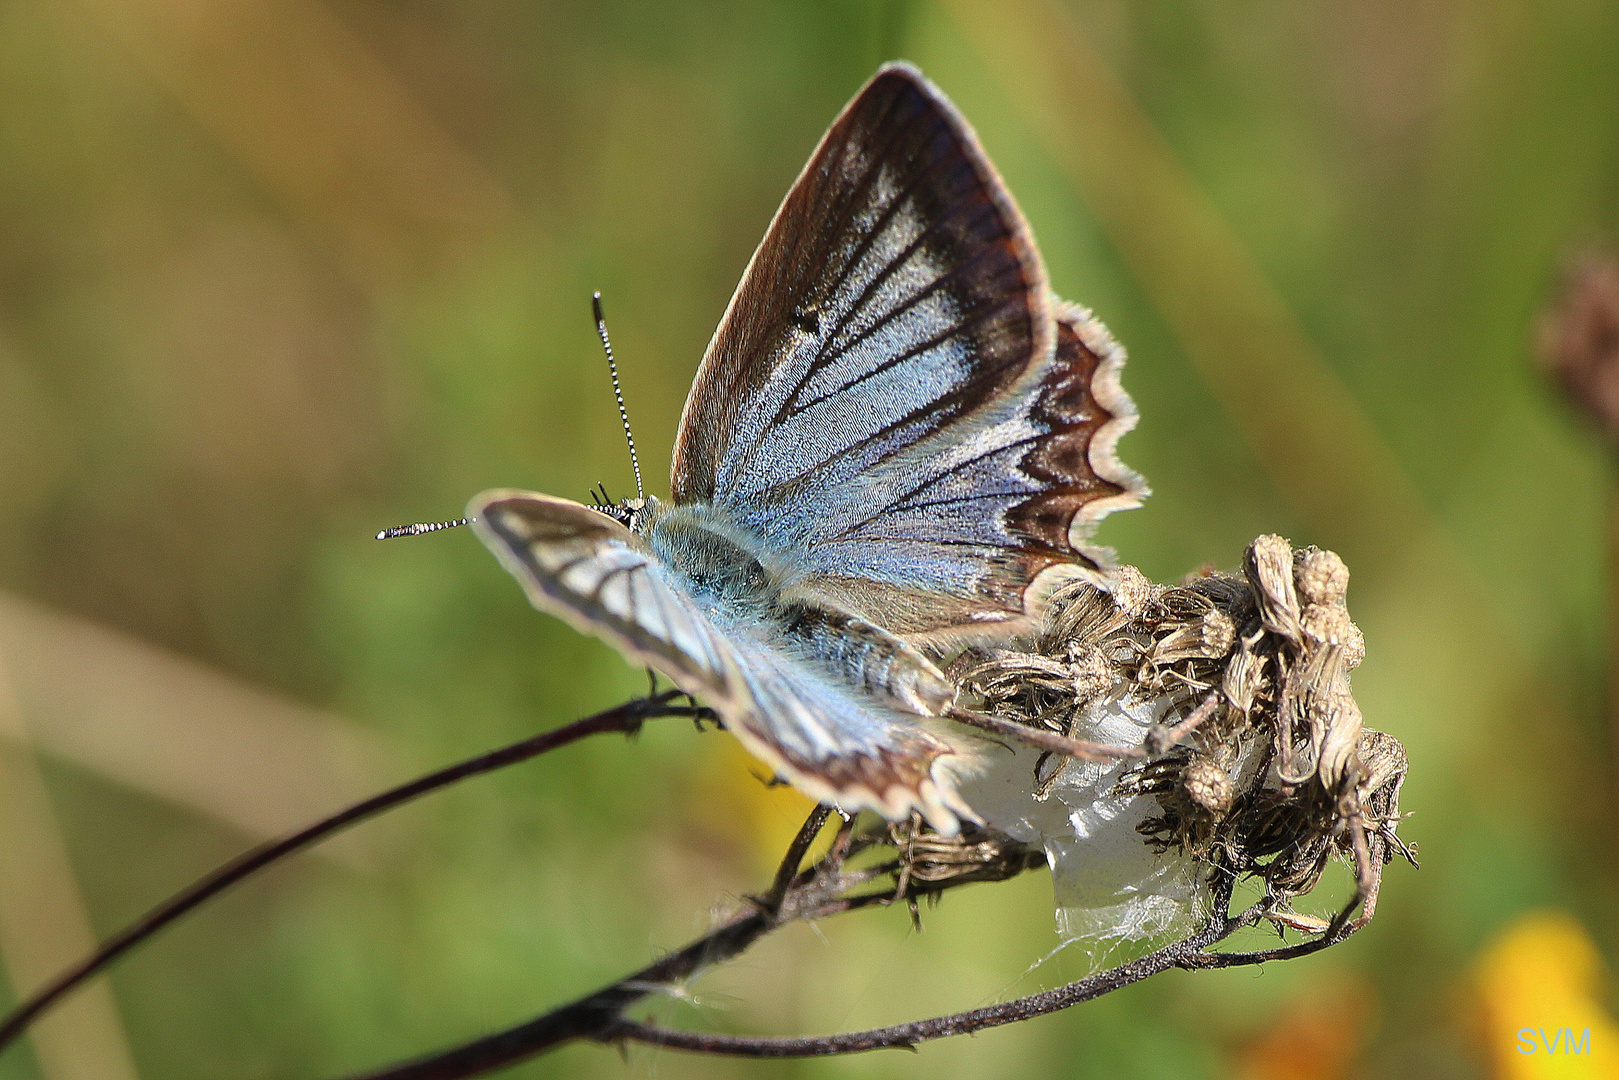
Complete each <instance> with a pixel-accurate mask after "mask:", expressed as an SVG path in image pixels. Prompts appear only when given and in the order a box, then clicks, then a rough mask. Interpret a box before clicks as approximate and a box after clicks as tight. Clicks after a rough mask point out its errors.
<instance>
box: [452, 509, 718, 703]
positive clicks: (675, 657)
mask: <svg viewBox="0 0 1619 1080" xmlns="http://www.w3.org/2000/svg"><path fill="white" fill-rule="evenodd" d="M467 516H468V517H469V518H472V519H473V528H474V529H476V530H477V532H478V535H479V536H480V537H481V538H482V539H483V541H484V543H485V544H487V545H488V546H489V548H490V550H491V551H493V552H494V553H495V555H496V556H497V557H499V559H500V561H501V562H502V563H503V564H504V565H505V567H506V569H507V570H509V571H511V573H512V575H513V576H514V577H516V578H517V580H518V581H519V582H521V583H522V585H523V589H524V591H525V592H527V593H528V596H529V599H530V600H531V601H532V602H533V603H534V606H535V607H538V608H540V609H542V610H544V611H549V612H551V613H552V614H553V615H556V616H558V617H560V618H562V619H563V620H565V621H566V622H568V623H569V624H570V625H572V626H573V627H574V629H576V630H579V631H580V632H582V633H586V634H590V635H592V636H593V637H598V638H601V639H602V640H603V641H605V642H607V643H608V644H609V645H611V646H613V648H615V649H617V650H618V651H619V652H621V653H623V654H624V655H625V656H626V657H627V658H629V659H631V660H633V661H635V662H638V663H641V664H645V665H647V666H649V667H652V668H655V669H657V670H658V671H661V672H663V673H664V674H665V675H668V676H669V677H670V678H671V679H673V680H674V681H675V683H676V685H678V686H679V687H680V688H681V689H683V690H688V691H691V692H693V693H699V692H700V693H701V694H702V695H703V696H704V698H705V699H707V700H708V701H709V703H710V704H712V705H714V706H715V707H716V708H720V707H722V706H726V707H729V705H730V704H731V703H732V702H735V701H738V700H745V698H746V690H745V687H744V685H743V683H742V681H741V680H740V679H739V678H738V676H737V672H736V670H735V666H734V664H732V663H731V662H730V649H729V647H728V646H727V645H726V643H725V641H724V639H723V638H722V637H721V636H720V635H719V634H718V633H717V632H716V631H715V629H714V627H713V626H712V625H710V623H709V621H708V620H707V619H706V618H704V616H703V613H702V612H701V610H699V609H698V608H697V607H696V606H695V605H694V604H692V603H691V601H690V600H689V599H688V598H686V597H684V596H682V595H680V593H679V592H677V591H675V590H673V589H671V588H670V587H669V586H668V585H667V584H666V583H665V581H664V580H663V577H664V574H663V571H662V570H661V568H660V567H659V566H658V565H657V564H656V562H654V561H653V560H652V559H651V558H650V557H649V556H648V554H647V552H646V549H645V547H644V546H643V545H642V544H641V543H640V541H639V540H637V539H636V538H635V536H634V534H632V533H631V532H630V531H629V530H628V529H626V528H624V527H623V526H622V525H620V524H619V523H618V522H616V521H614V520H613V519H612V518H609V517H607V516H606V515H605V514H599V513H597V512H596V511H594V510H592V509H590V508H589V507H587V506H583V505H581V504H579V503H576V502H571V501H569V500H567V499H556V498H552V497H551V496H549V495H536V494H533V493H531V492H524V491H504V490H502V491H489V492H485V493H484V494H482V495H479V496H478V497H477V498H475V499H473V500H472V503H471V504H470V505H469V506H468V508H467Z"/></svg>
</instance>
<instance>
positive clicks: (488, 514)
mask: <svg viewBox="0 0 1619 1080" xmlns="http://www.w3.org/2000/svg"><path fill="white" fill-rule="evenodd" d="M467 516H468V517H470V518H472V519H473V523H474V527H475V528H476V530H477V532H478V535H479V536H480V537H481V538H482V539H483V541H484V543H485V544H487V545H488V546H489V547H490V549H491V550H493V551H494V553H495V554H496V556H497V557H498V558H499V559H500V561H501V563H502V564H503V565H505V567H506V568H507V569H508V570H509V571H511V573H512V574H513V575H514V576H515V577H516V578H517V579H518V581H519V582H521V583H522V585H523V588H524V591H525V592H527V593H528V596H529V599H530V600H531V601H532V602H533V603H534V605H535V606H536V607H538V608H540V609H541V610H543V611H547V612H550V613H552V614H554V615H557V616H559V617H561V618H562V619H564V620H565V621H567V622H568V623H569V624H570V625H572V626H573V627H574V628H576V629H578V630H580V631H581V632H583V633H586V634H590V635H592V636H594V637H597V638H600V639H601V640H603V641H605V642H607V643H608V644H609V645H611V646H613V648H615V649H617V650H618V651H619V652H620V653H621V654H623V655H624V657H625V658H626V659H627V660H629V661H630V662H632V663H635V664H643V665H646V666H648V667H651V668H653V669H655V670H657V671H659V672H661V673H663V674H664V675H666V676H668V677H669V678H670V679H671V680H672V681H673V682H674V683H675V685H676V686H678V687H680V689H682V690H684V691H686V692H687V693H689V694H692V695H694V696H696V697H698V698H700V699H702V700H703V701H704V702H705V703H707V704H708V705H709V706H711V707H712V708H713V709H714V710H715V711H716V712H717V713H719V715H720V718H721V719H722V720H723V721H724V723H725V726H726V728H727V729H728V730H730V731H731V732H732V733H734V734H735V735H736V736H737V738H738V739H740V740H741V741H742V743H743V745H744V746H746V747H747V748H748V749H749V750H750V751H752V752H753V753H754V754H756V755H757V756H758V757H760V758H761V759H763V760H764V761H765V762H766V763H767V764H768V765H770V767H771V768H772V769H774V770H775V771H776V772H778V773H779V774H780V775H782V776H783V777H785V778H786V779H788V780H789V781H791V782H792V783H793V784H794V785H796V786H797V787H799V788H800V789H801V790H803V791H804V792H805V793H806V794H808V795H810V796H811V797H813V798H815V799H817V800H821V801H825V802H832V803H836V804H838V805H839V806H841V807H842V808H843V809H845V810H847V811H850V812H853V811H856V810H861V809H872V810H876V811H877V812H879V813H881V814H883V815H884V816H886V817H888V818H891V819H902V818H905V817H907V816H909V815H910V813H911V812H912V811H913V810H914V811H918V812H920V813H922V814H923V815H924V816H926V817H927V819H928V821H929V822H930V823H932V824H933V825H934V827H935V828H937V829H939V830H940V831H942V832H946V833H953V832H954V831H955V829H956V827H957V825H958V818H959V817H960V816H963V815H965V816H971V810H970V809H969V808H968V807H966V806H965V805H964V804H963V803H962V802H961V800H960V798H959V796H957V794H956V780H957V779H958V778H959V777H961V776H964V775H966V774H967V773H969V772H971V771H972V769H973V767H974V765H975V758H974V756H973V753H972V750H971V747H970V744H968V743H966V742H964V741H962V740H960V738H959V737H958V736H953V735H951V734H949V733H947V732H945V731H944V730H942V729H941V728H939V727H936V726H935V725H936V724H937V722H936V721H932V720H929V719H927V718H924V717H920V716H917V715H914V714H911V713H907V712H904V711H902V710H900V709H898V708H896V707H894V706H893V705H891V704H889V703H887V702H885V701H883V700H880V699H878V698H877V697H875V696H874V695H872V694H870V693H866V692H863V691H862V690H860V689H859V688H857V687H854V686H852V685H850V684H849V683H848V682H847V680H845V679H841V678H839V677H838V676H837V675H836V673H834V672H832V671H829V670H826V669H824V668H822V667H820V666H818V665H817V664H816V663H815V661H814V659H813V657H810V656H808V655H802V654H801V653H800V651H798V650H795V649H794V648H793V647H792V646H791V644H790V643H788V642H784V641H782V640H781V639H780V634H779V630H777V629H776V628H774V627H773V626H772V625H771V624H768V623H766V622H763V621H759V620H753V619H749V618H746V617H743V616H739V615H737V614H736V613H734V612H732V613H724V612H721V611H717V610H714V609H710V608H705V607H704V606H703V605H702V604H700V603H699V602H698V601H697V600H695V599H694V598H693V596H692V595H691V594H690V593H689V592H688V591H687V589H686V587H685V585H684V584H683V583H682V580H681V577H680V575H679V574H676V573H671V572H669V571H668V570H667V569H666V568H665V567H663V566H662V565H660V563H659V562H658V561H657V560H656V558H654V557H653V556H652V555H651V554H650V552H648V550H647V549H646V547H645V546H644V545H643V544H642V543H641V541H640V540H639V539H638V538H637V537H636V536H635V535H634V534H633V533H631V532H630V531H629V530H627V529H625V528H624V527H623V526H622V525H620V524H619V523H618V522H616V521H614V520H612V519H611V518H609V517H607V516H606V515H604V514H600V513H597V512H596V511H594V510H591V509H590V508H588V507H586V506H582V505H580V504H579V503H575V502H570V501H568V500H566V499H556V498H551V497H550V496H546V495H536V494H533V493H529V492H521V491H491V492H486V493H484V494H482V495H480V496H478V497H477V498H475V499H474V500H473V501H472V503H471V505H470V506H469V507H468V511H467Z"/></svg>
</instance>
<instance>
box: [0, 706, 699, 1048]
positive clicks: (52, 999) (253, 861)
mask: <svg viewBox="0 0 1619 1080" xmlns="http://www.w3.org/2000/svg"><path fill="white" fill-rule="evenodd" d="M684 696H685V695H683V694H681V693H680V692H679V691H675V690H670V691H666V692H665V693H662V694H657V695H655V696H652V697H646V698H637V699H635V700H634V701H629V702H626V703H624V704H623V705H620V706H618V707H617V708H613V709H608V710H607V711H605V712H599V713H597V714H595V715H594V716H587V717H585V718H584V719H582V720H575V721H574V722H573V723H571V724H567V725H565V726H563V727H560V728H556V729H555V730H552V731H547V732H545V733H544V734H542V735H535V736H533V737H531V738H527V739H524V740H523V741H521V742H517V743H513V744H512V745H510V746H506V747H503V748H501V749H499V750H495V751H492V752H490V753H487V754H481V755H479V756H478V757H475V758H471V759H469V760H467V761H462V762H459V763H458V764H455V765H450V766H448V767H446V768H443V769H439V770H438V771H437V772H432V773H429V774H428V775H426V776H423V777H419V778H417V779H415V780H412V781H410V782H409V783H405V784H401V785H399V786H398V787H396V788H392V789H391V790H388V791H384V792H382V793H381V794H380V795H373V796H372V797H371V798H369V799H366V800H365V801H363V802H359V803H356V804H355V805H353V806H350V807H348V808H347V809H344V810H340V811H338V812H337V813H335V814H333V815H331V816H330V817H327V818H324V819H323V820H321V821H317V822H315V823H314V824H313V825H310V826H309V827H307V828H305V829H302V830H300V831H299V832H296V833H293V834H292V835H291V836H288V837H284V838H283V839H280V840H274V841H271V842H269V843H265V844H261V845H259V846H258V847H256V848H253V849H252V850H250V851H247V852H244V853H243V854H241V855H240V856H238V857H237V858H235V859H233V860H232V861H230V862H228V863H226V864H225V865H224V866H221V867H220V868H219V869H217V870H215V871H213V872H212V873H210V874H208V875H207V876H205V877H203V878H202V879H200V880H199V881H197V882H196V883H194V884H193V885H191V886H190V887H188V888H186V889H184V890H182V891H180V892H179V893H176V894H175V895H174V896H172V897H170V898H169V899H168V900H165V901H164V902H163V903H161V904H159V905H158V906H157V907H155V908H153V909H152V910H151V911H148V912H147V913H146V914H145V915H143V916H141V917H140V918H139V919H137V920H136V921H135V922H133V923H131V924H130V925H129V926H127V927H125V928H124V929H123V930H121V931H119V932H118V933H117V934H114V935H113V936H112V937H111V938H109V939H108V940H107V941H106V943H105V944H103V945H102V946H101V948H100V949H98V950H96V952H95V953H94V954H92V955H90V956H88V957H86V958H85V959H84V960H82V961H80V962H79V963H78V964H76V965H75V966H73V967H72V968H69V969H68V970H67V971H65V972H63V973H62V974H61V975H59V976H58V977H57V978H56V979H55V980H54V981H53V982H51V983H49V984H48V985H46V986H45V987H43V988H42V989H40V990H39V991H37V992H36V993H34V994H33V996H31V997H30V998H29V999H28V1000H27V1001H24V1002H23V1003H22V1004H21V1005H18V1006H17V1007H16V1008H15V1009H13V1010H12V1012H11V1013H10V1015H8V1016H7V1017H6V1018H5V1020H4V1021H3V1022H0V1051H3V1050H4V1049H5V1048H6V1047H7V1046H9V1045H10V1044H11V1043H12V1042H14V1041H15V1040H16V1039H17V1038H18V1037H19V1036H21V1035H22V1033H23V1032H24V1031H25V1030H27V1028H28V1026H29V1025H30V1024H32V1023H33V1022H34V1020H35V1019H37V1018H38V1017H39V1016H40V1015H41V1014H42V1013H44V1012H45V1010H47V1009H49V1008H50V1007H51V1006H52V1005H53V1004H55V1003H56V1002H57V1001H58V1000H60V999H61V998H62V997H63V996H64V995H66V994H67V993H68V992H69V991H71V990H73V989H74V988H75V987H77V986H79V985H81V984H82V983H83V982H84V981H85V980H86V979H89V978H90V977H91V976H93V975H95V974H96V973H98V972H100V971H102V970H103V969H105V968H106V967H107V966H108V965H110V964H111V963H112V962H113V961H115V960H117V959H118V958H119V957H121V956H123V955H124V954H125V953H127V952H129V950H131V949H133V948H134V947H135V946H137V945H139V944H140V943H141V942H143V941H145V940H146V939H147V938H150V937H151V936H152V935H154V934H156V933H157V932H158V931H159V930H162V929H163V928H164V927H165V926H168V925H169V924H170V923H172V922H174V920H176V919H178V918H180V917H181V916H182V915H184V914H186V913H187V912H189V911H192V910H194V909H195V908H197V907H199V906H200V905H202V904H203V903H205V902H206V901H208V900H210V899H212V898H213V897H215V896H217V895H219V894H220V893H222V892H224V891H225V890H226V889H228V888H230V887H231V886H232V885H235V884H236V883H237V882H239V881H241V880H243V879H244V878H246V877H249V876H250V875H252V874H254V873H256V872H258V871H259V870H262V869H264V868H265V867H267V866H269V865H270V864H271V863H274V862H276V861H278V860H280V859H283V858H285V857H287V856H288V855H291V854H293V853H294V852H297V851H300V850H302V849H304V848H306V847H309V846H311V845H312V844H315V843H317V842H318V841H321V840H324V839H325V838H327V837H328V836H331V835H332V834H333V833H336V832H339V831H341V830H343V829H346V828H348V827H350V826H352V825H357V824H359V823H360V822H362V821H365V820H366V819H367V818H372V817H375V816H377V815H378V814H381V813H383V812H384V811H386V810H391V809H393V808H394V807H396V806H399V805H400V804H402V803H406V802H409V801H410V800H412V799H415V798H418V797H420V796H422V795H426V794H427V793H428V792H431V791H436V790H438V789H439V788H442V787H445V786H447V785H449V784H453V783H455V782H457V781H459V780H465V779H467V778H469V777H473V776H478V775H480V774H482V773H487V772H493V771H494V770H496V769H500V768H504V767H505V766H507V765H515V764H517V763H518V762H520V761H527V760H528V759H529V758H532V757H538V756H539V755H540V754H544V753H546V752H547V751H550V750H555V749H557V748H558V747H562V746H567V745H568V744H570V743H574V742H577V741H579V740H580V739H583V738H585V737H587V736H590V735H600V734H605V733H610V732H622V733H624V734H634V733H635V732H636V731H639V730H640V728H641V725H642V724H643V723H645V722H646V721H648V720H652V719H656V718H658V717H662V716H695V717H703V716H708V715H710V714H709V713H708V711H707V710H706V709H701V708H698V707H695V706H688V705H679V706H677V705H673V704H671V702H673V701H674V700H675V699H676V698H679V697H684Z"/></svg>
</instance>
